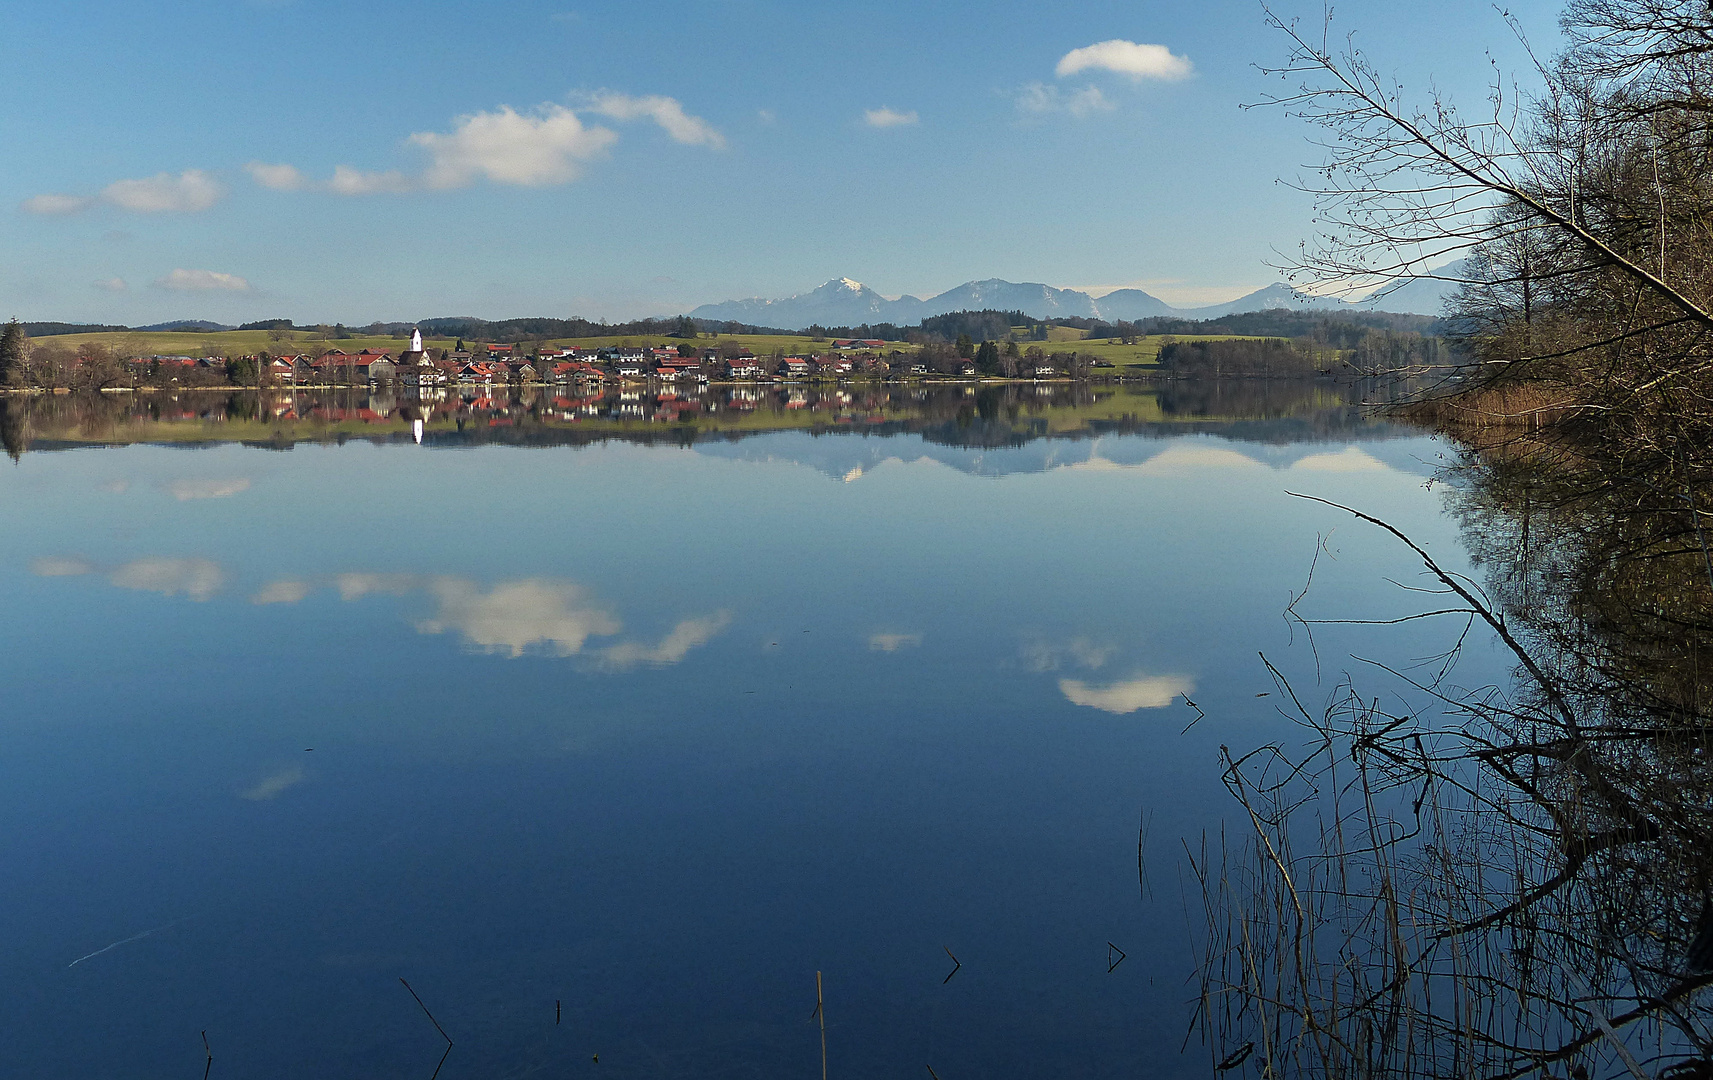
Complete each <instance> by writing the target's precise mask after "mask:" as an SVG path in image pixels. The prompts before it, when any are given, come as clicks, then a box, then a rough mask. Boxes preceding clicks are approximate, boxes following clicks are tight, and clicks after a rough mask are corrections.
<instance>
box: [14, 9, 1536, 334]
mask: <svg viewBox="0 0 1713 1080" xmlns="http://www.w3.org/2000/svg"><path fill="white" fill-rule="evenodd" d="M1509 9H1510V10H1511V11H1512V12H1513V13H1515V14H1516V15H1517V16H1518V17H1519V18H1520V19H1521V20H1522V22H1523V24H1524V25H1525V26H1526V27H1527V28H1528V30H1529V32H1530V34H1531V36H1532V38H1533V40H1534V42H1535V44H1536V46H1537V49H1542V50H1544V51H1546V52H1551V51H1552V49H1553V48H1554V47H1555V46H1556V43H1557V40H1558V39H1557V31H1556V25H1555V19H1556V15H1557V10H1558V9H1557V5H1556V4H1555V3H1547V2H1544V0H1527V2H1524V3H1520V4H1513V5H1510V8H1509ZM1279 10H1280V11H1281V12H1282V13H1287V14H1291V13H1294V14H1300V15H1303V16H1304V17H1306V18H1309V19H1315V20H1318V18H1319V12H1320V9H1319V8H1318V7H1311V6H1309V5H1307V4H1302V5H1298V6H1296V7H1291V6H1281V7H1280V9H1279ZM1335 26H1337V27H1339V28H1341V30H1343V31H1350V30H1354V31H1357V32H1358V34H1359V42H1360V43H1361V44H1362V45H1363V47H1364V48H1365V49H1367V51H1368V52H1369V53H1370V54H1371V55H1372V56H1373V57H1374V58H1375V59H1376V60H1377V61H1378V62H1379V63H1380V66H1381V67H1382V68H1383V69H1384V70H1388V71H1395V72H1396V73H1397V75H1398V76H1399V77H1400V78H1401V79H1402V81H1403V82H1404V84H1405V86H1406V88H1407V89H1409V90H1412V91H1425V90H1426V89H1427V87H1428V85H1429V83H1430V80H1431V82H1432V83H1433V84H1436V85H1438V86H1439V87H1441V88H1442V89H1443V90H1446V91H1448V92H1450V93H1451V94H1452V95H1453V96H1454V97H1455V98H1456V99H1457V100H1459V101H1462V102H1465V103H1468V104H1470V105H1475V104H1478V103H1479V101H1480V99H1481V97H1482V95H1483V93H1484V88H1485V83H1486V80H1487V78H1488V75H1489V70H1490V69H1489V66H1488V56H1487V52H1488V51H1491V53H1492V54H1493V57H1494V59H1496V60H1497V62H1498V63H1499V64H1500V65H1501V67H1503V68H1504V69H1507V70H1513V71H1516V70H1520V69H1522V68H1523V66H1524V63H1523V61H1524V58H1523V57H1522V55H1521V50H1520V49H1519V48H1518V47H1517V46H1516V44H1515V42H1514V41H1513V40H1512V39H1511V37H1510V34H1509V32H1508V31H1507V30H1506V28H1505V27H1504V25H1503V22H1502V20H1501V19H1500V17H1499V15H1498V14H1497V13H1496V11H1495V10H1494V8H1493V7H1492V6H1491V5H1490V4H1488V3H1486V2H1485V0H1440V2H1438V3H1434V4H1422V3H1418V2H1402V0H1360V2H1355V3H1352V4H1350V5H1349V6H1347V7H1344V8H1340V9H1339V11H1338V13H1337V21H1336V22H1335ZM0 41H4V42H6V50H5V65H6V72H7V79H6V82H7V88H6V90H5V91H4V93H5V95H6V97H7V104H6V107H5V109H3V110H0V145H4V146H6V147H7V148H8V158H9V160H10V161H11V162H12V163H13V164H12V166H11V167H10V168H8V169H6V170H5V172H4V174H3V176H0V188H3V189H0V236H3V241H0V242H3V244H4V249H5V250H6V252H7V253H8V255H9V258H7V259H6V260H4V263H3V264H0V318H4V317H8V316H11V315H16V316H18V317H20V318H23V319H28V320H42V319H70V320H90V321H103V322H106V321H112V322H121V323H129V324H133V325H136V324H140V323H145V322H150V321H156V320H160V319H167V318H196V317H200V318H210V319H217V320H223V321H235V320H249V319H256V318H265V317H286V318H293V319H296V320H298V321H299V322H318V321H328V322H332V321H342V322H346V323H350V324H359V323H366V322H369V321H372V320H376V319H385V320H393V319H416V318H426V317H430V316H435V315H477V316H482V317H487V318H501V317H506V316H516V315H553V316H570V315H585V316H588V317H592V318H625V317H633V316H639V315H652V314H668V313H673V312H677V311H682V310H686V309H688V308H689V307H691V306H694V305H696V304H699V303H705V302H709V301H718V300H724V299H730V298H734V297H745V296H783V295H788V294H791V293H794V292H801V291H804V290H806V289H809V288H812V287H814V286H815V285H818V284H820V283H821V282H823V281H825V280H827V279H828V278H831V277H837V276H849V277H852V278H855V279H857V280H860V281H863V282H864V283H866V284H868V285H870V286H871V287H873V288H875V289H878V290H879V291H880V292H882V293H885V294H887V295H889V296H894V295H898V294H900V293H905V292H910V293H915V294H916V295H919V296H927V295H931V294H933V293H936V292H940V291H943V290H945V289H947V288H950V287H952V286H954V285H957V284H960V283H962V282H964V281H967V280H971V279H974V278H986V277H1003V278H1007V279H1010V280H1013V281H1043V282H1047V283H1049V284H1053V285H1059V286H1072V287H1079V288H1090V289H1095V290H1097V291H1098V290H1099V289H1110V288H1115V287H1119V286H1137V287H1141V288H1145V289H1147V290H1148V291H1150V292H1153V293H1155V294H1156V295H1159V296H1161V297H1163V298H1165V299H1167V300H1169V301H1172V302H1175V303H1180V304H1193V303H1212V302H1217V301H1219V300H1224V299H1229V298H1232V297H1235V296H1237V295H1239V294H1241V293H1243V292H1247V291H1249V290H1251V289H1253V288H1257V287H1259V286H1261V285H1265V284H1267V283H1268V282H1270V281H1272V280H1274V279H1275V278H1276V277H1277V276H1278V275H1277V274H1276V273H1275V272H1274V271H1273V270H1271V269H1270V268H1269V267H1268V266H1267V263H1268V262H1269V261H1270V260H1273V259H1276V257H1277V256H1276V255H1275V254H1274V253H1275V251H1289V250H1291V249H1294V248H1295V247H1296V245H1297V243H1298V242H1299V241H1300V240H1301V239H1303V238H1304V236H1305V235H1307V233H1308V231H1309V229H1310V228H1311V225H1310V221H1309V219H1310V213H1309V206H1308V204H1307V201H1306V200H1305V199H1304V198H1303V197H1302V196H1301V195H1299V194H1297V193H1295V192H1292V191H1291V190H1289V189H1288V188H1287V187H1284V186H1282V185H1280V184H1279V183H1278V181H1279V179H1280V178H1286V179H1288V178H1290V177H1291V176H1293V175H1295V173H1296V172H1297V171H1298V168H1299V166H1300V165H1302V164H1304V163H1310V162H1312V161H1313V160H1314V158H1315V155H1314V151H1313V148H1312V147H1311V146H1309V145H1308V143H1307V141H1306V140H1307V137H1308V135H1309V132H1308V131H1306V130H1305V129H1304V128H1303V127H1302V126H1300V125H1298V124H1295V123H1293V122H1292V121H1290V120H1289V119H1288V118H1286V117H1284V116H1283V115H1281V114H1280V113H1279V112H1277V111H1274V110H1252V111H1244V110H1242V109H1240V108H1239V106H1240V105H1241V104H1242V103H1244V102H1248V101H1255V100H1257V99H1258V98H1259V97H1260V96H1261V95H1262V94H1264V93H1265V92H1266V91H1267V89H1268V88H1269V84H1268V82H1267V80H1265V79H1264V78H1263V77H1262V76H1261V75H1260V74H1259V73H1258V72H1257V71H1256V69H1255V66H1254V65H1256V64H1258V63H1262V64H1264V63H1267V62H1272V61H1277V60H1278V59H1280V58H1281V57H1282V55H1283V51H1284V47H1283V43H1282V42H1281V40H1280V38H1279V35H1278V34H1277V33H1276V32H1273V31H1269V30H1268V29H1267V28H1266V27H1265V26H1264V25H1263V23H1262V13H1261V9H1260V7H1259V5H1258V4H1256V3H1255V2H1254V0H1207V2H1201V3H1182V2H1180V3H1163V2H1142V3H1137V2H1130V3H1116V2H1104V0H1103V2H1091V3H1069V4H1065V3H1058V4H1048V3H1022V2H990V3H983V4H968V3H934V2H932V0H929V2H921V0H918V2H915V3H901V2H896V0H885V2H883V0H874V2H866V3H864V2H847V3H843V4H838V5H814V4H803V3H780V2H774V0H676V2H660V3H650V2H643V0H633V2H629V3H588V2H577V0H541V2H521V3H474V2H467V0H439V2H434V0H414V2H411V3H403V2H368V3H354V2H349V0H347V2H343V3H333V2H321V0H249V2H245V0H180V2H176V3H170V4H168V3H161V4H142V3H70V4H68V3H65V2H63V0H61V2H45V0H10V2H9V3H8V4H6V5H5V6H4V9H3V10H0ZM1111 42H1118V43H1120V44H1118V45H1108V46H1105V47H1102V48H1094V49H1092V50H1091V47H1094V46H1098V45H1100V43H1111ZM1137 46H1150V47H1152V48H1137ZM1272 85H1273V86H1275V87H1276V86H1277V85H1278V84H1277V83H1273V84H1272ZM883 110H884V111H883ZM287 167H289V168H287Z"/></svg>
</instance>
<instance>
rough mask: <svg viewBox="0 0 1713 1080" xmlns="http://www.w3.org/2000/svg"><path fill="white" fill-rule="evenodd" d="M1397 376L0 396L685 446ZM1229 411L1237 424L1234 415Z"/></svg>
mask: <svg viewBox="0 0 1713 1080" xmlns="http://www.w3.org/2000/svg"><path fill="white" fill-rule="evenodd" d="M1395 389H1396V388H1395V387H1388V386H1383V385H1378V384H1373V383H1362V382H1354V383H1353V382H1333V381H1330V380H1272V381H1269V380H1248V381H1245V380H1222V381H1208V382H1205V383H1203V382H1198V381H1193V380H1186V381H1179V382H1162V383H1158V384H1155V385H1151V386H1131V385H1121V386H1097V385H1090V384H1079V383H1039V384H1003V385H976V384H963V385H958V384H953V385H930V386H923V385H888V384H876V383H863V384H845V385H831V384H821V385H790V384H785V385H779V386H759V385H731V386H717V385H716V386H711V387H710V386H704V387H698V388H695V389H684V388H679V387H675V386H674V385H672V384H670V383H666V384H648V385H626V386H622V387H617V388H614V387H606V388H602V387H599V386H593V387H590V388H588V389H587V391H586V392H567V390H566V389H564V388H555V387H548V386H528V385H525V386H492V387H489V386H482V387H453V388H438V387H424V388H421V389H416V388H394V387H391V386H381V387H376V388H351V389H334V390H292V389H286V390H263V391H214V390H206V391H202V390H183V391H176V392H159V393H137V394H131V393H125V394H101V395H63V394H62V395H41V396H33V397H29V398H14V399H11V400H9V401H0V436H3V437H4V441H5V448H6V450H7V451H8V452H9V453H12V454H14V455H15V454H18V453H22V452H23V451H24V450H26V449H34V450H44V449H53V448H56V447H59V446H71V445H90V444H115V443H125V442H155V441H158V442H207V441H240V442H250V443H256V444H259V445H271V446H276V447H286V446H290V445H292V444H294V443H297V442H316V441H347V440H350V439H365V440H370V441H375V442H403V441H415V442H418V443H422V444H425V445H429V446H460V445H480V444H484V443H497V444H518V445H583V444H587V443H592V442H600V441H606V440H613V439H617V440H622V441H634V442H644V443H654V442H669V443H670V442H677V443H681V444H685V445H688V444H690V443H693V442H696V441H700V440H707V439H734V438H742V437H744V436H746V435H754V434H760V433H764V432H769V431H788V430H799V431H808V432H810V433H816V434H820V433H836V432H854V433H860V434H868V435H892V434H914V435H919V436H921V437H923V438H924V439H926V440H928V441H930V442H936V443H944V444H949V445H956V446H992V447H1001V446H1019V445H1022V444H1024V443H1027V442H1029V441H1032V440H1035V439H1041V438H1086V437H1094V436H1099V435H1102V434H1123V433H1150V432H1159V433H1178V434H1181V433H1185V432H1188V431H1198V430H1199V431H1211V432H1216V433H1221V434H1235V435H1236V437H1240V438H1250V439H1260V440H1264V441H1267V440H1282V439H1287V438H1302V437H1304V436H1314V435H1317V434H1318V435H1328V436H1330V435H1337V434H1341V433H1342V434H1348V433H1354V432H1357V431H1364V432H1367V433H1368V434H1370V436H1372V435H1373V434H1375V433H1377V432H1379V431H1383V430H1385V429H1388V428H1390V427H1391V425H1390V424H1388V423H1387V422H1386V421H1385V419H1384V418H1383V417H1381V416H1379V415H1378V414H1377V413H1376V411H1375V410H1374V409H1372V408H1371V407H1369V403H1371V402H1373V401H1375V400H1379V399H1385V398H1389V397H1391V396H1392V394H1393V393H1394V392H1395ZM1233 425H1236V428H1234V427H1233Z"/></svg>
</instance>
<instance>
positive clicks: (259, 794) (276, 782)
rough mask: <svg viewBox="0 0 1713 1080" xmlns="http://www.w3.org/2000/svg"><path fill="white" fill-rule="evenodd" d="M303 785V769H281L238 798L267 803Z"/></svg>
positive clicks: (243, 792) (240, 794) (239, 794)
mask: <svg viewBox="0 0 1713 1080" xmlns="http://www.w3.org/2000/svg"><path fill="white" fill-rule="evenodd" d="M301 783H303V770H302V769H301V768H296V767H294V768H290V769H281V770H280V771H279V772H277V773H274V774H273V775H272V776H269V777H265V778H263V779H262V780H261V781H260V782H258V783H257V784H256V786H255V787H252V788H250V789H248V790H247V791H241V792H239V793H238V796H239V798H243V799H249V800H250V801H251V802H266V801H267V800H269V799H274V798H278V797H279V794H280V793H281V792H283V791H285V790H286V789H287V788H290V787H295V786H296V785H298V784H301Z"/></svg>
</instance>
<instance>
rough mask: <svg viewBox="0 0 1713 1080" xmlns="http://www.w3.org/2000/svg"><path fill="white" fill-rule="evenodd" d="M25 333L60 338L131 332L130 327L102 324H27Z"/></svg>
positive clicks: (25, 324)
mask: <svg viewBox="0 0 1713 1080" xmlns="http://www.w3.org/2000/svg"><path fill="white" fill-rule="evenodd" d="M23 325H24V333H26V334H28V335H30V336H31V337H33V338H38V337H58V336H59V335H61V334H112V333H117V332H119V331H123V330H129V329H130V327H128V326H107V325H103V324H100V323H69V322H27V323H24V324H23Z"/></svg>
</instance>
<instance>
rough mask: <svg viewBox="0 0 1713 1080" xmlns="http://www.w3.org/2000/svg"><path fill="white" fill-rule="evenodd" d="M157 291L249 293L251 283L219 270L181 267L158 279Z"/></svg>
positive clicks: (156, 282)
mask: <svg viewBox="0 0 1713 1080" xmlns="http://www.w3.org/2000/svg"><path fill="white" fill-rule="evenodd" d="M154 286H155V288H157V289H170V290H172V291H173V292H249V291H250V283H249V282H248V281H247V280H245V279H244V278H241V277H239V276H238V275H237V274H222V273H221V272H220V271H218V270H186V269H184V268H182V267H180V268H179V269H177V270H174V271H173V272H172V273H170V274H168V275H167V276H166V277H163V278H156V279H155V281H154Z"/></svg>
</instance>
